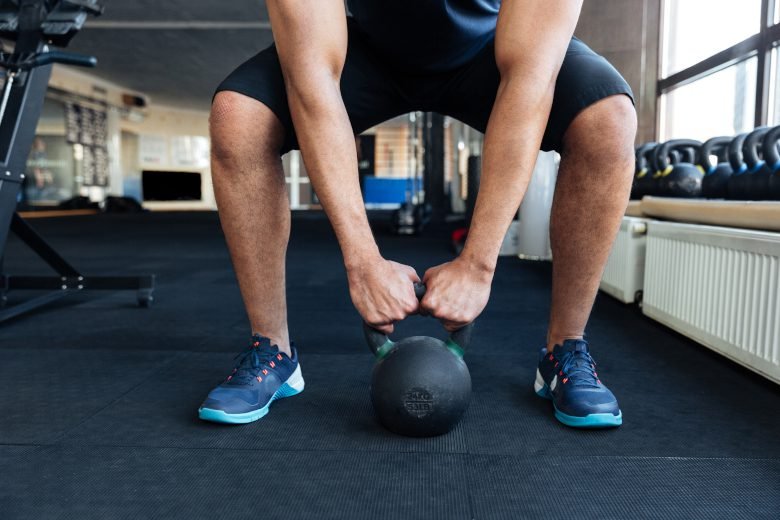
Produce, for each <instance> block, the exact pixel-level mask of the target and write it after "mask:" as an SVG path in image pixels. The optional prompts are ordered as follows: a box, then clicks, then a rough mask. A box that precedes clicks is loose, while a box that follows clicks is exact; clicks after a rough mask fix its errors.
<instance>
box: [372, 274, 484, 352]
mask: <svg viewBox="0 0 780 520" xmlns="http://www.w3.org/2000/svg"><path fill="white" fill-rule="evenodd" d="M414 294H415V296H417V299H418V300H422V299H423V297H424V296H425V284H422V283H415V284H414ZM473 329H474V322H471V323H469V324H468V325H466V326H465V327H462V328H460V329H458V330H456V331H455V332H452V333H450V337H449V338H448V339H447V341H446V345H447V348H448V349H450V350H451V351H452V353H453V354H455V355H456V356H458V357H463V354H464V352H465V351H466V349H467V348H468V346H469V344H470V343H471V331H472V330H473ZM363 335H364V336H365V338H366V343H367V344H368V348H369V349H371V352H373V354H374V355H375V356H376V357H377V358H383V357H385V356H386V355H387V354H388V353H389V352H390V351H391V350H392V349H393V345H394V344H395V343H394V342H393V340H391V339H390V338H389V337H388V336H387V334H384V333H382V332H379V331H378V330H376V329H375V328H373V327H372V326H371V325H369V324H368V323H366V322H363Z"/></svg>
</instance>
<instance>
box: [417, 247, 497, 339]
mask: <svg viewBox="0 0 780 520" xmlns="http://www.w3.org/2000/svg"><path fill="white" fill-rule="evenodd" d="M492 281H493V273H492V272H488V271H485V270H484V269H480V268H478V267H476V266H474V265H473V264H470V263H469V262H468V261H466V260H463V259H461V258H457V259H455V260H453V261H452V262H447V263H446V264H442V265H439V266H436V267H432V268H430V269H428V270H427V271H426V272H425V276H424V277H423V283H425V287H426V291H425V297H424V298H423V300H422V302H420V312H421V313H425V314H430V315H432V316H433V317H434V318H437V319H438V320H439V321H441V323H442V325H444V328H445V329H447V330H448V331H450V332H453V331H456V330H458V329H460V328H462V327H465V326H466V325H468V324H469V323H471V322H472V321H474V320H475V319H476V318H477V316H479V315H480V314H481V313H482V310H483V309H484V308H485V305H487V302H488V299H489V298H490V284H491V282H492Z"/></svg>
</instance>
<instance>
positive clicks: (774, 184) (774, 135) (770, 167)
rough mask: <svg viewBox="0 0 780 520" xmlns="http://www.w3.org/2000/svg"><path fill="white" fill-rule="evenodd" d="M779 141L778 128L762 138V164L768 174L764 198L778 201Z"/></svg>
mask: <svg viewBox="0 0 780 520" xmlns="http://www.w3.org/2000/svg"><path fill="white" fill-rule="evenodd" d="M778 141H780V126H776V127H774V128H772V129H771V130H770V131H769V132H767V134H766V135H765V136H764V163H766V164H765V166H766V169H767V171H768V172H769V174H768V179H767V189H766V198H767V199H769V200H780V152H778V149H777V145H778Z"/></svg>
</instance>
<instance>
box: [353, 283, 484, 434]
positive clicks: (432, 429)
mask: <svg viewBox="0 0 780 520" xmlns="http://www.w3.org/2000/svg"><path fill="white" fill-rule="evenodd" d="M415 294H416V295H417V298H418V299H419V300H422V297H423V296H424V295H425V286H424V285H423V284H415ZM473 327H474V324H473V323H470V324H469V325H466V326H465V327H463V328H462V329H459V330H457V331H455V332H454V333H452V334H451V335H450V337H449V339H448V340H447V341H446V342H445V341H442V340H440V339H437V338H431V337H428V336H413V337H409V338H404V339H402V340H400V341H398V342H393V341H392V340H390V338H388V337H387V335H385V334H383V333H381V332H379V331H378V330H376V329H374V328H372V327H370V326H369V325H368V324H366V323H363V332H364V334H365V338H366V342H367V343H368V346H369V348H370V349H371V352H373V353H374V355H375V356H376V362H375V364H374V368H373V371H372V373H371V388H370V393H371V403H372V405H373V407H374V411H375V413H376V415H377V417H378V419H379V422H380V423H381V424H382V425H383V426H384V427H385V428H387V429H388V430H390V431H391V432H394V433H397V434H400V435H406V436H409V437H433V436H436V435H442V434H444V433H447V432H448V431H450V430H452V429H453V428H454V427H455V426H456V425H457V424H458V422H459V421H460V419H461V417H462V416H463V413H464V412H465V411H466V409H467V408H468V406H469V401H470V400H471V375H470V374H469V369H468V367H467V366H466V363H465V362H464V361H463V354H464V352H465V350H466V348H468V345H469V343H470V340H471V331H472V329H473Z"/></svg>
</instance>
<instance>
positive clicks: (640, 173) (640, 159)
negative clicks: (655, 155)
mask: <svg viewBox="0 0 780 520" xmlns="http://www.w3.org/2000/svg"><path fill="white" fill-rule="evenodd" d="M656 146H658V143H653V142H650V143H645V144H643V145H641V146H638V147H637V149H636V152H635V153H636V167H635V170H634V183H633V185H632V186H631V200H641V198H642V197H644V196H645V195H648V193H647V191H648V189H649V185H650V183H651V182H652V179H653V173H655V168H654V167H653V166H654V165H651V164H650V160H649V159H648V156H651V155H652V152H653V149H654V148H655V147H656Z"/></svg>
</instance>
